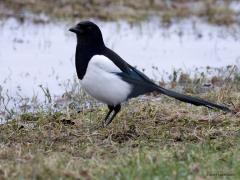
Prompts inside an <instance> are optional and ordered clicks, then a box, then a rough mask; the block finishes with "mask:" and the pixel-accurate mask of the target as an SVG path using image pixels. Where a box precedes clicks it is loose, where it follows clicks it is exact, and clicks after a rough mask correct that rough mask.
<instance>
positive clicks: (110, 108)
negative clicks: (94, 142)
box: [102, 105, 114, 127]
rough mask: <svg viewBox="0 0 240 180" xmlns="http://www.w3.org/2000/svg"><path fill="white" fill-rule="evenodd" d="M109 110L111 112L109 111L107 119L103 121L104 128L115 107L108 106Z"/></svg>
mask: <svg viewBox="0 0 240 180" xmlns="http://www.w3.org/2000/svg"><path fill="white" fill-rule="evenodd" d="M108 109H109V111H108V113H107V115H106V117H105V118H104V120H103V122H102V127H104V126H105V122H107V119H108V117H109V115H110V114H111V113H112V111H113V110H114V106H110V105H108Z"/></svg>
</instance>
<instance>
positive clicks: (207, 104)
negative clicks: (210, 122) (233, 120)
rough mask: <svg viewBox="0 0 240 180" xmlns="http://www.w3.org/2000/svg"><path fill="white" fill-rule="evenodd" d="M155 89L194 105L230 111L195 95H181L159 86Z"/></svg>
mask: <svg viewBox="0 0 240 180" xmlns="http://www.w3.org/2000/svg"><path fill="white" fill-rule="evenodd" d="M157 90H158V91H159V92H160V93H162V94H165V95H167V96H170V97H173V98H175V99H178V100H180V101H183V102H186V103H191V104H194V105H196V106H205V107H208V108H211V109H214V108H217V109H221V110H222V111H226V112H231V110H230V109H229V108H228V107H226V106H223V105H218V104H215V103H212V102H209V101H206V100H203V99H200V98H197V97H191V96H188V95H183V94H180V93H177V92H175V91H171V90H168V89H165V88H162V87H160V86H157Z"/></svg>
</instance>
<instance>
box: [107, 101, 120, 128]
mask: <svg viewBox="0 0 240 180" xmlns="http://www.w3.org/2000/svg"><path fill="white" fill-rule="evenodd" d="M113 110H114V113H113V115H112V116H111V117H110V118H107V119H105V121H104V127H106V126H107V125H109V124H110V123H111V122H112V120H113V119H114V118H115V116H116V115H117V113H118V112H119V111H120V110H121V105H120V104H118V105H116V106H114V107H113Z"/></svg>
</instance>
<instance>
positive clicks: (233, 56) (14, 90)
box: [0, 18, 240, 97]
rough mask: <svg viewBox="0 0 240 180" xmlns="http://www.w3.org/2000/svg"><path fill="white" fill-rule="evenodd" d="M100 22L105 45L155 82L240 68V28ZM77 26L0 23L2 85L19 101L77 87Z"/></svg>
mask: <svg viewBox="0 0 240 180" xmlns="http://www.w3.org/2000/svg"><path fill="white" fill-rule="evenodd" d="M94 22H96V23H97V24H98V25H99V26H100V28H101V29H102V32H103V36H104V40H105V42H106V44H107V46H109V47H110V48H112V49H114V50H115V51H116V52H117V53H118V54H120V55H121V56H122V57H123V58H124V59H125V60H126V61H127V62H129V63H130V64H132V65H134V66H137V67H138V68H139V69H140V70H144V71H145V73H146V74H147V75H148V76H150V77H151V78H153V79H155V80H159V79H161V78H162V77H164V78H168V75H169V74H171V73H172V72H173V70H174V69H179V68H181V69H183V71H185V72H188V73H191V72H192V71H194V70H195V69H196V68H203V69H204V68H205V67H206V66H210V67H225V66H227V65H238V66H239V64H240V52H239V49H240V43H239V41H240V33H239V32H240V28H239V27H238V26H232V27H219V26H213V25H209V24H205V23H203V22H200V21H194V20H191V21H190V20H188V21H182V22H181V23H176V24H175V25H172V26H171V27H168V28H166V27H163V26H162V25H160V24H159V23H158V21H156V20H154V19H152V21H150V22H143V23H139V24H138V25H131V24H129V23H126V22H117V23H116V22H115V23H113V22H101V21H94ZM73 24H75V23H74V22H71V23H70V22H61V23H55V24H52V23H47V24H34V23H31V22H25V23H20V22H18V21H16V20H15V19H12V18H10V19H7V20H6V21H2V22H1V23H0V34H1V35H0V47H1V48H0V84H1V86H2V88H3V89H4V91H6V90H8V91H9V92H8V93H9V94H10V95H12V96H16V95H17V94H21V95H22V96H28V97H31V96H33V95H37V96H40V97H41V96H43V93H42V92H41V90H40V87H39V85H43V86H44V87H48V88H49V90H50V92H51V94H52V95H61V94H62V93H63V92H65V91H66V90H69V88H72V84H73V83H74V82H73V81H74V77H75V78H76V74H75V67H74V53H75V45H76V39H75V36H74V35H73V34H72V33H71V32H69V31H68V28H69V27H70V26H72V25H73Z"/></svg>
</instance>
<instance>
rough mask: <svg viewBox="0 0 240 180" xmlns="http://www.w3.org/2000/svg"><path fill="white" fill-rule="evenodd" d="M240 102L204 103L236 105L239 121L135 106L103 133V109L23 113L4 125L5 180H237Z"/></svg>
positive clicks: (168, 105) (172, 104)
mask: <svg viewBox="0 0 240 180" xmlns="http://www.w3.org/2000/svg"><path fill="white" fill-rule="evenodd" d="M229 91H231V92H229ZM239 95H240V94H239V91H238V90H237V91H235V90H234V88H231V90H229V89H225V88H221V89H220V90H218V91H211V92H208V93H204V94H202V95H201V97H203V98H205V99H210V100H212V101H215V102H219V101H221V102H223V101H224V102H226V103H233V104H234V105H235V114H231V113H228V114H225V113H223V112H219V111H214V110H209V109H207V108H202V107H196V106H191V105H188V104H185V103H181V102H179V101H175V100H172V99H170V98H168V97H163V96H159V95H156V97H152V96H150V97H149V98H147V100H142V99H141V98H140V99H133V100H131V101H130V102H129V103H128V104H125V105H124V106H123V109H122V111H121V112H120V113H119V115H118V116H117V118H116V119H115V120H114V121H113V123H112V124H111V125H110V126H108V127H107V128H103V129H94V128H93V127H94V126H96V125H98V124H99V123H100V122H101V120H102V119H103V117H104V115H105V114H106V112H107V108H106V107H105V106H99V107H96V108H93V109H85V110H82V111H81V112H77V111H76V110H74V109H71V108H68V109H66V110H65V111H61V112H58V111H56V112H53V111H39V112H35V113H23V114H21V115H19V116H16V117H15V119H13V120H12V121H10V122H8V123H6V124H3V125H0V147H1V148H0V179H219V178H220V177H221V178H224V179H239V178H240V167H239V163H240V155H239V154H240V142H239V141H240V114H239V109H240V96H239Z"/></svg>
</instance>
